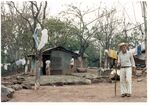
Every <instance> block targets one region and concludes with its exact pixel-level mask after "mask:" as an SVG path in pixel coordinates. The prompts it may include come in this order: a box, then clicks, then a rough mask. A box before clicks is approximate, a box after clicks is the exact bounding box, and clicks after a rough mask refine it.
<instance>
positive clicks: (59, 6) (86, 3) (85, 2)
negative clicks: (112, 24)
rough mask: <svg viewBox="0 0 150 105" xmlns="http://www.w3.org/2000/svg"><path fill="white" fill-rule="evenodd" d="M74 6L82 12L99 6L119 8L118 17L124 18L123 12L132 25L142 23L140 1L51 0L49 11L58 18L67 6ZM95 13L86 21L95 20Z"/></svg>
mask: <svg viewBox="0 0 150 105" xmlns="http://www.w3.org/2000/svg"><path fill="white" fill-rule="evenodd" d="M69 4H73V5H74V6H77V7H78V8H80V9H81V10H83V11H84V10H87V8H89V9H96V8H98V7H99V6H100V7H101V8H104V7H106V8H108V9H110V8H112V7H116V8H117V14H118V16H122V15H123V12H124V14H125V17H126V21H128V22H132V23H136V22H139V23H142V22H143V18H142V12H141V5H140V1H136V0H49V1H48V11H49V13H50V15H51V16H58V14H59V13H60V12H61V11H63V10H66V9H67V5H69ZM95 14H96V12H95V13H91V14H88V16H86V19H85V20H86V21H89V20H90V19H94V18H95Z"/></svg>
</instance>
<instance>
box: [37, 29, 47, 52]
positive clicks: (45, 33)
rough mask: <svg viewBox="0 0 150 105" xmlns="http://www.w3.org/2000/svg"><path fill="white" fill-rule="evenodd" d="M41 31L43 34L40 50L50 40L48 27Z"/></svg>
mask: <svg viewBox="0 0 150 105" xmlns="http://www.w3.org/2000/svg"><path fill="white" fill-rule="evenodd" d="M41 33H42V36H41V40H40V44H39V46H38V50H40V49H42V48H43V47H44V46H45V44H46V43H47V42H48V31H47V29H43V30H42V32H41Z"/></svg>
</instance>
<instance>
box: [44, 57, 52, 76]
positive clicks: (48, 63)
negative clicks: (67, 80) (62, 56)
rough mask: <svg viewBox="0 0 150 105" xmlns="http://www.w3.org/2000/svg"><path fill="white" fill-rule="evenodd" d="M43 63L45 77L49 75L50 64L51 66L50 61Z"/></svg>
mask: <svg viewBox="0 0 150 105" xmlns="http://www.w3.org/2000/svg"><path fill="white" fill-rule="evenodd" d="M45 63H46V75H50V64H51V61H50V60H46V61H45Z"/></svg>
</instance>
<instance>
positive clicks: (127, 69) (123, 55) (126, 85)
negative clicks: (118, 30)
mask: <svg viewBox="0 0 150 105" xmlns="http://www.w3.org/2000/svg"><path fill="white" fill-rule="evenodd" d="M118 46H119V48H120V52H119V55H118V65H119V66H120V67H121V69H120V89H121V97H125V96H127V97H130V96H131V94H132V68H135V62H134V58H133V55H132V54H131V53H130V52H129V51H128V50H127V44H126V43H120V44H119V45H118Z"/></svg>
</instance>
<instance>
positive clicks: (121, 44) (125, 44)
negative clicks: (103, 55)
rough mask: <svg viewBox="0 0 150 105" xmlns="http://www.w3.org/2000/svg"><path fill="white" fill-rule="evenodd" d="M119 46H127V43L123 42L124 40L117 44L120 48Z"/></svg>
mask: <svg viewBox="0 0 150 105" xmlns="http://www.w3.org/2000/svg"><path fill="white" fill-rule="evenodd" d="M121 46H128V44H127V43H124V42H122V43H120V44H118V47H119V48H120V47H121Z"/></svg>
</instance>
